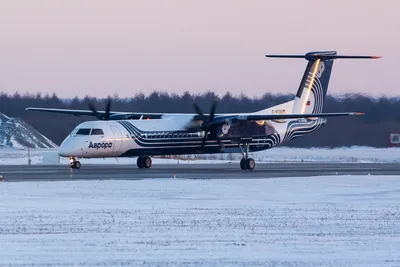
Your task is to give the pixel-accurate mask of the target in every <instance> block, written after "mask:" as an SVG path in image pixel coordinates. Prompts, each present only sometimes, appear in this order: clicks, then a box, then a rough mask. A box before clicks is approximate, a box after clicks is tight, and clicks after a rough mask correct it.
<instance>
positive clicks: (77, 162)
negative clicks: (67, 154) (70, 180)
mask: <svg viewBox="0 0 400 267" xmlns="http://www.w3.org/2000/svg"><path fill="white" fill-rule="evenodd" d="M74 168H75V169H80V168H81V163H80V162H79V161H75V162H74Z"/></svg>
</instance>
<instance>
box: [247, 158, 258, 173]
mask: <svg viewBox="0 0 400 267" xmlns="http://www.w3.org/2000/svg"><path fill="white" fill-rule="evenodd" d="M254 167H256V162H255V161H254V159H252V158H248V159H247V160H246V168H247V169H248V170H253V169H254Z"/></svg>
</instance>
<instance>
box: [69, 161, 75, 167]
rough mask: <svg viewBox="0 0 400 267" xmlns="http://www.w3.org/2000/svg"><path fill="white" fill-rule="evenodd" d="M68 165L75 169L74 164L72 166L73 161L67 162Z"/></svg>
mask: <svg viewBox="0 0 400 267" xmlns="http://www.w3.org/2000/svg"><path fill="white" fill-rule="evenodd" d="M69 167H70V168H71V169H75V166H74V162H73V161H72V162H70V163H69Z"/></svg>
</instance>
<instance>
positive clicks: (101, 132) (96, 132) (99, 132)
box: [91, 129, 104, 135]
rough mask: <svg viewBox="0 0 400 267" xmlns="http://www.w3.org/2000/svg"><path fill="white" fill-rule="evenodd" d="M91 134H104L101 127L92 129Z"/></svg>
mask: <svg viewBox="0 0 400 267" xmlns="http://www.w3.org/2000/svg"><path fill="white" fill-rule="evenodd" d="M91 135H104V132H103V130H102V129H92V133H91Z"/></svg>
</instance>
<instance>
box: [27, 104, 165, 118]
mask: <svg viewBox="0 0 400 267" xmlns="http://www.w3.org/2000/svg"><path fill="white" fill-rule="evenodd" d="M25 110H28V111H40V112H51V113H59V114H70V115H75V116H94V117H96V114H95V113H93V111H91V110H79V109H58V108H31V107H29V108H26V109H25ZM97 113H98V115H100V116H101V115H105V114H106V112H105V111H97ZM163 115H164V114H163V113H144V112H137V113H136V112H117V111H110V120H123V119H160V118H161V117H162V116H163Z"/></svg>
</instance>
